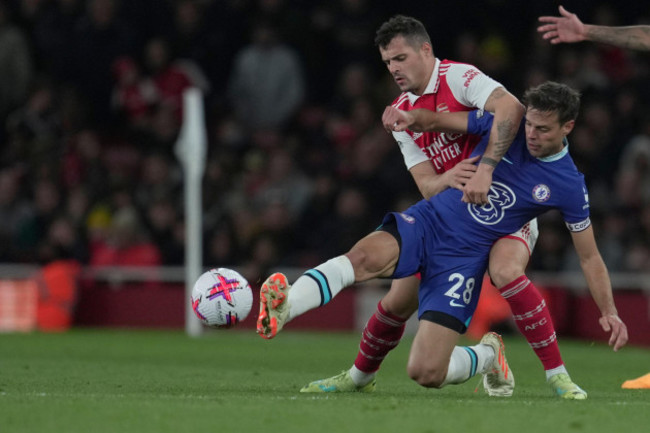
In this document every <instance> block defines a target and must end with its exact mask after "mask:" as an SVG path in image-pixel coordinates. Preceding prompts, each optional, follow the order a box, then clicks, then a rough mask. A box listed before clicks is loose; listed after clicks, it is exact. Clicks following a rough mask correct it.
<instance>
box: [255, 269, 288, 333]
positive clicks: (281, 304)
mask: <svg viewBox="0 0 650 433" xmlns="http://www.w3.org/2000/svg"><path fill="white" fill-rule="evenodd" d="M290 289H291V286H290V285H289V282H288V281H287V277H286V276H285V275H284V274H282V273H280V272H277V273H275V274H273V275H271V276H270V277H269V278H267V279H266V281H264V284H262V288H261V289H260V314H259V316H257V333H258V334H260V337H262V338H264V339H267V340H269V339H271V338H273V337H275V336H276V335H277V334H278V332H280V331H281V330H282V327H283V326H284V324H285V322H286V321H287V318H288V317H289V309H290V308H289V301H288V299H287V297H288V295H289V290H290Z"/></svg>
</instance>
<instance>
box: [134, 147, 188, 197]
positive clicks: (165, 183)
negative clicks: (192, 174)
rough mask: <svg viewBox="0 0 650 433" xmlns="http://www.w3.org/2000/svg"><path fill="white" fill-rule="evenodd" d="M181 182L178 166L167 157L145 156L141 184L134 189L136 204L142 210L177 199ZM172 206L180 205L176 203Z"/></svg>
mask: <svg viewBox="0 0 650 433" xmlns="http://www.w3.org/2000/svg"><path fill="white" fill-rule="evenodd" d="M180 180H181V178H180V172H179V170H178V168H177V166H175V165H174V164H173V163H172V161H171V159H170V158H168V157H167V156H166V155H164V154H162V153H151V154H149V155H145V156H144V158H143V159H142V161H141V167H140V176H139V182H138V184H137V185H136V186H135V187H134V188H133V193H134V197H135V201H136V204H137V205H138V206H139V207H140V208H141V209H147V208H149V207H150V206H151V205H152V203H155V202H158V201H160V200H171V198H172V197H177V196H178V193H179V188H180ZM172 204H173V206H177V205H178V203H176V202H173V203H172Z"/></svg>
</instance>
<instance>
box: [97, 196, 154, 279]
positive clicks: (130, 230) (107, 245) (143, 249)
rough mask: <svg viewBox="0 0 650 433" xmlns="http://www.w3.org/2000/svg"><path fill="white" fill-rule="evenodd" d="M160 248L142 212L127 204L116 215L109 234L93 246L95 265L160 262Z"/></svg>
mask: <svg viewBox="0 0 650 433" xmlns="http://www.w3.org/2000/svg"><path fill="white" fill-rule="evenodd" d="M161 264H162V258H161V252H160V249H159V248H158V247H157V246H156V245H155V244H153V243H152V242H151V241H150V240H149V239H147V235H146V232H145V230H144V227H143V226H142V223H141V221H140V216H139V215H138V213H137V211H136V210H135V209H134V208H132V207H124V208H121V209H119V210H117V211H116V212H115V214H114V215H113V217H112V220H111V225H110V229H109V232H108V238H107V239H106V240H105V241H100V242H99V243H98V244H96V245H94V246H93V249H92V250H91V252H90V265H92V266H160V265H161Z"/></svg>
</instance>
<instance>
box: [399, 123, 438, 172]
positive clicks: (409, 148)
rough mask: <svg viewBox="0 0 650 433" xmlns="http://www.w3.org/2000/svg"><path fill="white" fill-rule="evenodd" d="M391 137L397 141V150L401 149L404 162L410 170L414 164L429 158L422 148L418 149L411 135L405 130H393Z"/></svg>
mask: <svg viewBox="0 0 650 433" xmlns="http://www.w3.org/2000/svg"><path fill="white" fill-rule="evenodd" d="M393 138H394V139H395V141H397V144H398V145H399V150H401V151H402V156H403V157H404V163H405V164H406V168H407V169H408V170H410V169H411V167H413V166H414V165H417V164H419V163H421V162H424V161H428V160H429V158H427V156H426V155H425V154H424V152H423V151H422V149H420V147H419V146H418V145H417V144H416V143H415V141H414V140H413V137H411V136H410V135H409V134H408V133H407V132H404V131H400V132H395V131H393Z"/></svg>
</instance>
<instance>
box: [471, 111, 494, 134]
mask: <svg viewBox="0 0 650 433" xmlns="http://www.w3.org/2000/svg"><path fill="white" fill-rule="evenodd" d="M493 120H494V116H493V115H492V114H490V113H488V112H485V111H483V110H473V111H470V112H469V115H468V116H467V133H468V134H475V135H489V134H490V131H491V130H492V121H493Z"/></svg>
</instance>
